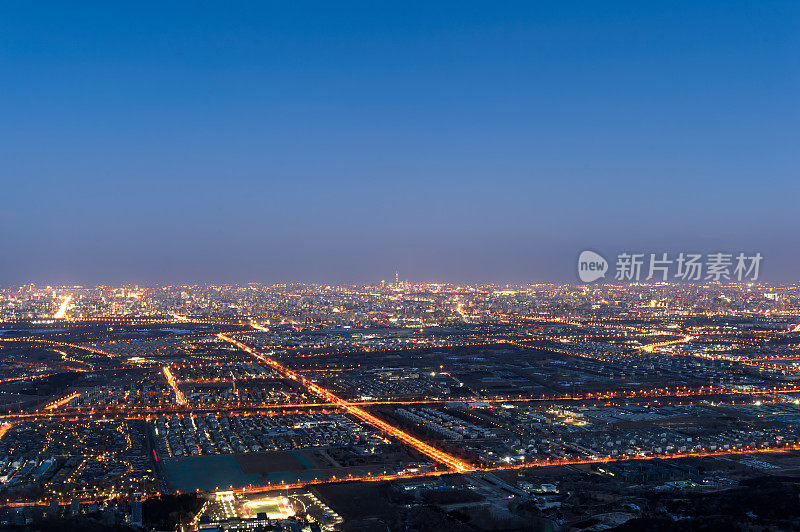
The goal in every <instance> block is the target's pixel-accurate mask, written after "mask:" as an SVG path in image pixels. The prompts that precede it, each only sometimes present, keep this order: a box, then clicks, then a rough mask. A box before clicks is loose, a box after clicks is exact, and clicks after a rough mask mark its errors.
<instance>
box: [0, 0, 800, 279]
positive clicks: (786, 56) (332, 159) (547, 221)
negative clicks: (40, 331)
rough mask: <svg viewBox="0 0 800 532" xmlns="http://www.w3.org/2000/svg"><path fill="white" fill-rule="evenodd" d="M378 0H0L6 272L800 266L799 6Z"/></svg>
mask: <svg viewBox="0 0 800 532" xmlns="http://www.w3.org/2000/svg"><path fill="white" fill-rule="evenodd" d="M381 4H383V3H378V2H365V3H360V4H356V3H346V2H345V3H343V2H320V3H309V2H217V3H211V2H153V3H147V2H132V3H127V4H124V5H123V4H119V3H115V2H111V3H109V2H105V3H100V2H98V3H88V2H87V3H84V2H77V3H76V2H59V3H52V4H47V3H44V4H43V3H34V2H15V3H11V2H6V3H4V4H3V5H2V6H0V117H2V118H1V119H0V179H1V181H0V182H2V192H3V194H2V204H0V285H3V286H8V285H13V284H16V283H25V282H36V283H45V284H46V283H62V282H67V283H83V284H95V283H105V282H120V281H133V282H139V283H153V282H182V281H192V282H193V281H211V282H239V281H264V282H276V281H320V282H348V281H370V282H371V281H379V280H380V279H387V280H388V279H391V278H393V276H394V271H395V269H399V270H400V274H401V277H403V278H408V279H412V280H421V281H425V280H430V281H449V280H452V281H479V280H487V281H499V282H518V281H541V280H557V281H574V280H575V271H574V267H575V264H574V263H575V259H576V257H577V254H578V253H579V252H580V251H581V250H583V249H586V248H590V249H595V250H599V251H601V252H604V253H605V254H607V255H613V254H615V253H616V252H618V251H622V250H627V251H645V252H651V251H652V252H662V251H672V252H677V251H701V252H714V251H732V252H739V251H745V252H755V251H759V252H761V253H762V255H764V262H763V264H762V267H763V272H762V273H763V278H764V279H767V280H773V281H789V280H798V279H800V268H798V267H797V265H798V264H800V246H798V243H799V242H800V237H798V229H800V209H798V192H800V184H799V181H798V178H800V175H798V174H799V172H798V169H800V164H799V163H800V142H798V141H799V140H800V133H798V131H799V127H798V124H800V120H799V119H800V106H799V105H798V95H800V69H799V68H798V66H799V64H800V3H797V2H795V1H786V2H769V1H764V2H736V1H725V2H723V1H720V2H703V1H697V0H695V1H691V2H641V1H636V2H547V3H544V2H519V3H500V2H420V3H411V2H396V3H394V5H393V6H391V5H386V4H384V5H381ZM387 4H388V3H387Z"/></svg>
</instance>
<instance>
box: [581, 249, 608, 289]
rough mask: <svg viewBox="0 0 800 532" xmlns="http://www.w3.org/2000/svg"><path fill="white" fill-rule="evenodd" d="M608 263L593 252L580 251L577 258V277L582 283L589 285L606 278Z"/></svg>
mask: <svg viewBox="0 0 800 532" xmlns="http://www.w3.org/2000/svg"><path fill="white" fill-rule="evenodd" d="M607 271H608V262H607V261H606V259H604V258H603V257H602V255H598V254H597V253H595V252H594V251H588V250H587V251H582V252H581V254H580V256H579V257H578V277H580V278H581V281H582V282H584V283H591V282H592V281H596V280H597V279H600V278H601V277H605V276H606V272H607Z"/></svg>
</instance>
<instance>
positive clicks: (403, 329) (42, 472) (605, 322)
mask: <svg viewBox="0 0 800 532" xmlns="http://www.w3.org/2000/svg"><path fill="white" fill-rule="evenodd" d="M798 309H800V285H780V286H771V285H766V284H763V283H761V284H760V283H717V282H715V283H709V284H692V285H688V284H670V283H646V284H644V283H643V284H625V285H615V284H597V285H555V284H536V285H519V286H515V285H503V286H496V285H490V284H487V285H451V284H430V283H410V282H406V281H402V280H400V277H399V275H395V276H393V278H392V279H391V280H390V281H388V282H387V281H381V282H380V283H376V284H373V285H358V286H322V285H313V284H289V285H262V284H257V283H251V284H246V285H222V286H212V285H202V286H197V285H192V286H136V285H132V286H98V287H81V286H58V287H53V286H46V287H45V286H35V285H27V286H22V287H15V288H7V289H3V290H2V291H0V321H1V322H2V323H0V353H2V375H0V378H2V381H0V382H2V387H0V409H1V410H0V412H1V413H0V422H2V425H0V449H1V450H2V453H0V456H1V457H2V458H0V523H2V525H3V526H4V527H9V528H11V529H14V528H16V529H23V528H26V527H32V526H36V527H40V529H48V528H47V527H48V526H51V527H55V528H59V529H61V528H63V527H65V526H75V527H81V528H83V529H98V530H104V529H118V530H142V529H144V530H175V529H180V530H187V531H188V530H224V531H238V530H291V531H296V530H297V531H299V530H310V531H317V530H392V531H393V530H587V531H588V530H607V529H613V528H615V527H617V528H619V529H621V530H624V529H628V530H636V529H656V528H657V527H658V526H663V527H670V526H672V527H680V526H683V527H688V528H685V529H686V530H690V529H696V528H698V527H701V526H702V525H703V520H704V519H711V518H712V516H714V515H717V514H719V515H717V518H716V519H717V520H716V521H715V523H719V522H720V519H722V522H724V523H727V525H726V526H731V527H740V528H741V527H750V528H749V529H752V530H761V529H772V530H775V529H786V528H791V527H792V526H795V525H796V524H797V523H798V519H800V508H798V506H799V505H800V501H799V498H798V493H800V476H799V475H798V473H800V431H799V430H798V427H800V310H798ZM756 488H757V489H756ZM754 490H755V491H756V492H757V493H758V494H759V496H757V497H753V496H752V494H753V492H754ZM701 506H702V508H704V510H703V511H699V510H698V508H699V507H701ZM720 516H722V517H720ZM659 524H660V525H659ZM625 527H628V528H625ZM637 527H638V528H637ZM55 528H54V529H55ZM665 529H666V528H665ZM672 529H679V528H672Z"/></svg>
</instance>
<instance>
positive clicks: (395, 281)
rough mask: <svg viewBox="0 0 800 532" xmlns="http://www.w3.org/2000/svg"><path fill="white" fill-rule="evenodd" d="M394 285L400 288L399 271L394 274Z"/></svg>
mask: <svg viewBox="0 0 800 532" xmlns="http://www.w3.org/2000/svg"><path fill="white" fill-rule="evenodd" d="M394 285H395V286H400V272H398V271H395V272H394Z"/></svg>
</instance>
